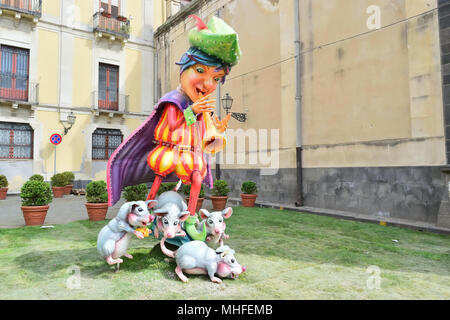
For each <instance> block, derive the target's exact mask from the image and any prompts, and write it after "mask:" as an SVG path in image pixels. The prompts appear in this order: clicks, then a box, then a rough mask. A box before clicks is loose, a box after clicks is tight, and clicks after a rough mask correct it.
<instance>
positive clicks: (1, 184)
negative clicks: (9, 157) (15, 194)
mask: <svg viewBox="0 0 450 320" xmlns="http://www.w3.org/2000/svg"><path fill="white" fill-rule="evenodd" d="M6 187H8V179H6V176H4V175H2V174H0V188H6Z"/></svg>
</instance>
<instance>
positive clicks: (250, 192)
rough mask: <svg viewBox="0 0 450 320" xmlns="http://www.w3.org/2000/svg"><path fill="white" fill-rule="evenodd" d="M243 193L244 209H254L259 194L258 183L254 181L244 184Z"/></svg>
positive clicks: (242, 186)
mask: <svg viewBox="0 0 450 320" xmlns="http://www.w3.org/2000/svg"><path fill="white" fill-rule="evenodd" d="M241 191H242V193H241V199H242V205H243V206H244V207H250V208H251V207H254V206H255V201H256V197H257V195H256V193H257V192H258V188H257V187H256V183H255V182H253V181H245V182H243V183H242V185H241Z"/></svg>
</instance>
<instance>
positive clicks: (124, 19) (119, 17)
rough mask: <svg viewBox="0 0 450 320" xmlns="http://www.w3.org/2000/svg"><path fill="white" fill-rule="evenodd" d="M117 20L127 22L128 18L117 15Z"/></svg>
mask: <svg viewBox="0 0 450 320" xmlns="http://www.w3.org/2000/svg"><path fill="white" fill-rule="evenodd" d="M117 20H119V21H122V22H127V21H128V18H127V17H124V16H118V17H117Z"/></svg>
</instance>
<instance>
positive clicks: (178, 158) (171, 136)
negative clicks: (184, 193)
mask: <svg viewBox="0 0 450 320" xmlns="http://www.w3.org/2000/svg"><path fill="white" fill-rule="evenodd" d="M181 117H182V118H184V115H183V113H182V112H181V111H180V110H179V109H178V108H176V119H175V120H179V119H180V118H181ZM205 132H206V129H205V123H204V121H203V117H202V116H199V117H198V119H197V122H195V123H194V124H192V125H191V126H187V124H186V121H183V123H182V124H181V126H180V127H178V128H177V129H175V130H174V131H171V130H169V121H168V107H165V109H164V111H163V114H162V116H161V119H160V120H159V122H158V124H157V125H156V128H155V134H154V137H155V141H156V142H157V143H158V146H157V147H155V148H154V149H153V150H152V151H151V152H150V154H149V156H148V158H147V163H148V165H149V166H150V168H151V169H152V170H153V171H154V172H155V173H156V174H158V175H160V176H163V177H165V176H167V175H168V174H170V173H172V172H174V171H175V173H176V175H177V176H178V177H179V178H180V179H181V180H182V181H183V183H185V184H190V177H191V174H192V172H193V171H194V170H198V171H199V172H200V174H201V176H202V179H204V178H205V176H206V174H207V163H206V161H205V159H204V157H203V151H202V148H201V145H202V139H203V136H204V134H205Z"/></svg>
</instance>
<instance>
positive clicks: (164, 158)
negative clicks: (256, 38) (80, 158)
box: [107, 16, 241, 215]
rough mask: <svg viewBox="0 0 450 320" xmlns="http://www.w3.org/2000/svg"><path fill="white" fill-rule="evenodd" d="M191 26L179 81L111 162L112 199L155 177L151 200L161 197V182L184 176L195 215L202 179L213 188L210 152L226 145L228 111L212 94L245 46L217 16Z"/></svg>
mask: <svg viewBox="0 0 450 320" xmlns="http://www.w3.org/2000/svg"><path fill="white" fill-rule="evenodd" d="M192 17H193V18H195V19H196V20H197V25H196V27H195V28H194V29H192V30H191V31H190V32H189V43H190V45H191V47H190V48H189V50H187V51H186V52H185V53H184V54H183V56H182V58H181V60H180V61H179V62H177V63H176V64H177V65H179V66H180V68H181V70H180V85H179V86H178V88H177V89H176V90H173V91H171V92H169V93H167V94H166V95H164V96H163V97H162V98H161V99H160V100H159V102H158V104H157V105H156V106H155V109H154V111H153V112H152V114H151V115H150V116H149V117H148V118H147V119H146V120H145V122H144V123H143V124H142V125H141V126H140V127H139V128H138V129H136V130H135V131H134V132H133V133H132V134H131V135H130V136H129V137H128V138H127V139H126V140H125V141H124V142H123V143H122V144H121V145H120V146H119V147H118V148H117V149H116V151H115V152H114V153H113V154H112V156H111V158H110V160H109V162H108V168H107V183H108V196H109V197H108V198H109V205H110V206H112V205H114V204H115V203H116V202H117V201H118V200H119V199H120V194H121V191H122V188H123V187H125V186H130V185H136V184H139V183H147V182H151V181H153V185H152V188H151V190H150V193H149V195H148V200H153V199H155V197H156V194H157V191H158V189H159V186H160V184H161V182H162V181H163V180H164V181H177V180H178V179H181V180H182V182H183V183H185V184H191V191H190V195H189V204H188V211H189V212H190V213H191V215H195V207H196V203H197V200H198V195H199V192H200V188H201V184H202V182H205V184H206V185H207V186H208V187H210V188H212V185H213V183H212V182H213V181H212V175H211V168H210V154H214V153H215V152H218V151H220V150H221V149H223V147H224V146H225V143H226V140H225V138H224V137H223V135H224V131H225V130H226V127H227V123H228V120H229V119H230V116H229V115H228V116H227V117H226V118H224V119H223V120H221V121H220V120H219V119H218V118H217V117H216V116H215V117H214V118H211V112H212V111H214V105H213V104H214V102H215V100H214V99H211V98H210V96H211V94H212V93H213V92H214V91H215V89H216V87H217V85H218V84H219V82H220V83H224V81H225V77H226V76H227V75H228V73H229V72H230V68H231V67H232V66H234V65H236V64H237V63H238V61H239V58H240V55H241V51H240V48H239V43H238V35H237V33H236V32H235V31H234V30H233V29H232V28H231V27H230V26H228V25H227V24H226V23H225V22H224V21H223V20H221V19H219V18H217V17H212V18H211V20H210V21H209V22H208V25H205V24H204V23H203V21H202V20H201V19H200V18H198V17H197V16H192Z"/></svg>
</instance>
